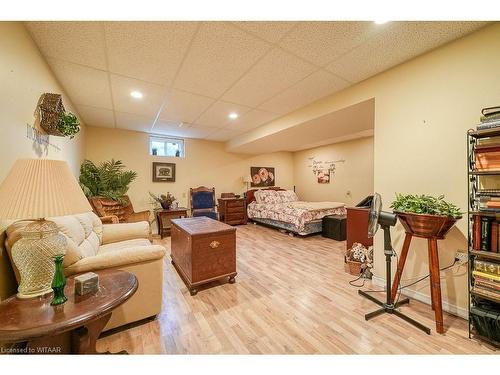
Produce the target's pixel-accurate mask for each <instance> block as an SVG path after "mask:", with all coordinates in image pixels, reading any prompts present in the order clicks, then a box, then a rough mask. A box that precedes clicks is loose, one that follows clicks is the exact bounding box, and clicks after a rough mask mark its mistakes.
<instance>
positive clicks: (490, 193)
mask: <svg viewBox="0 0 500 375" xmlns="http://www.w3.org/2000/svg"><path fill="white" fill-rule="evenodd" d="M476 195H479V196H486V197H500V189H480V190H478V191H477V192H476Z"/></svg>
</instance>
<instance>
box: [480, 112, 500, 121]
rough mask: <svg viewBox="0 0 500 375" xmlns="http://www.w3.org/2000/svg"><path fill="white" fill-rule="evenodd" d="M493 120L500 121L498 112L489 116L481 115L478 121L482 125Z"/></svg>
mask: <svg viewBox="0 0 500 375" xmlns="http://www.w3.org/2000/svg"><path fill="white" fill-rule="evenodd" d="M495 120H500V112H494V113H492V114H490V115H486V116H485V115H481V116H480V117H479V121H480V122H481V123H484V122H490V121H495Z"/></svg>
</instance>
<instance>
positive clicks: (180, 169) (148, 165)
mask: <svg viewBox="0 0 500 375" xmlns="http://www.w3.org/2000/svg"><path fill="white" fill-rule="evenodd" d="M185 148H186V157H185V158H170V157H160V156H150V155H149V136H148V134H146V133H140V132H134V131H129V130H119V129H105V128H96V127H90V126H89V127H87V146H86V154H85V155H86V158H87V159H90V160H92V161H94V162H100V161H104V160H109V159H111V158H115V159H120V160H122V161H123V162H124V163H125V165H126V166H127V168H129V169H132V170H134V171H136V172H137V173H138V178H137V180H136V181H134V182H133V183H132V185H131V188H130V190H129V195H130V198H131V200H132V202H133V204H134V208H135V209H136V210H142V209H151V205H150V204H149V196H148V191H151V192H152V193H156V194H159V193H166V192H167V191H169V192H171V193H173V194H174V196H175V197H176V198H177V199H178V200H179V203H180V205H182V206H184V207H187V205H188V200H189V196H188V195H189V188H190V187H197V186H200V185H205V186H208V187H212V186H215V191H216V194H217V196H220V193H222V192H234V193H242V192H243V191H245V190H246V187H245V185H244V184H243V182H242V177H243V176H244V175H248V174H250V167H251V166H269V167H275V168H276V169H275V171H276V183H277V185H278V186H281V187H284V188H292V187H293V156H292V154H291V153H289V152H277V153H273V154H265V155H259V156H252V155H243V154H234V153H228V152H226V151H225V149H224V144H223V143H221V142H212V141H204V140H196V139H186V145H185ZM153 161H159V162H162V161H163V162H168V163H175V164H176V180H175V182H152V162H153Z"/></svg>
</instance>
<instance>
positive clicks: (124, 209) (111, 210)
mask: <svg viewBox="0 0 500 375" xmlns="http://www.w3.org/2000/svg"><path fill="white" fill-rule="evenodd" d="M123 199H124V200H125V201H126V202H127V204H126V205H123V206H122V205H121V204H120V203H118V202H116V201H114V200H112V199H106V198H98V197H94V198H90V199H89V200H90V204H91V205H92V208H93V209H94V212H95V213H96V215H97V216H99V217H100V218H101V221H102V222H103V223H108V222H109V221H108V220H109V217H113V216H115V217H117V218H118V221H119V222H120V223H136V222H139V221H147V222H149V216H150V213H149V211H141V212H135V211H134V207H133V206H132V202H131V201H130V198H129V197H128V195H124V196H123ZM111 222H115V221H114V220H112V221H111Z"/></svg>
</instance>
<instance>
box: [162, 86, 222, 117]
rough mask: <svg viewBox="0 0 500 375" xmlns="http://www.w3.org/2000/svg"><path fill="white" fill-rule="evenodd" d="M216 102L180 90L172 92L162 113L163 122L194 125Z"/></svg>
mask: <svg viewBox="0 0 500 375" xmlns="http://www.w3.org/2000/svg"><path fill="white" fill-rule="evenodd" d="M214 101H215V100H214V99H210V98H207V97H206V96H200V95H195V94H191V93H189V92H185V91H180V90H175V89H174V90H171V92H170V93H169V94H168V96H167V99H166V101H165V105H164V107H163V110H162V111H161V113H160V119H161V120H167V121H178V122H187V123H192V122H193V121H194V120H195V119H197V118H198V116H200V115H201V114H202V113H203V111H205V110H206V109H207V108H208V107H209V106H210V104H212V103H213V102H214Z"/></svg>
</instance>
